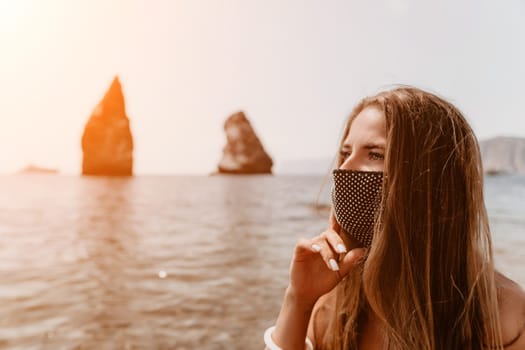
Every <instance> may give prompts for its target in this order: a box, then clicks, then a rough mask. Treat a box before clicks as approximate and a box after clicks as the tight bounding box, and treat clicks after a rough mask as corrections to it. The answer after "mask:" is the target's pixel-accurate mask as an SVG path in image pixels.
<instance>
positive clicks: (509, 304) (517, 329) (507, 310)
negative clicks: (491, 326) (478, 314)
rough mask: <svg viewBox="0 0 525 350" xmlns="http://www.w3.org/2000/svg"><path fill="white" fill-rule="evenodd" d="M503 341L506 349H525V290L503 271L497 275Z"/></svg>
mask: <svg viewBox="0 0 525 350" xmlns="http://www.w3.org/2000/svg"><path fill="white" fill-rule="evenodd" d="M496 284H497V287H498V305H499V314H500V322H501V330H502V338H503V343H504V344H505V348H506V349H509V350H511V349H525V291H524V290H523V289H522V288H521V287H520V285H519V284H517V283H516V282H514V281H512V280H511V279H509V278H507V277H505V276H504V275H503V274H501V273H497V275H496Z"/></svg>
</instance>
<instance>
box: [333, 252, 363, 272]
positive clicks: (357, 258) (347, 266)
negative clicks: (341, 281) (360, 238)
mask: <svg viewBox="0 0 525 350" xmlns="http://www.w3.org/2000/svg"><path fill="white" fill-rule="evenodd" d="M365 254H366V250H365V249H364V248H354V249H352V250H351V251H349V252H348V253H347V254H346V255H345V256H344V258H343V259H342V260H341V261H339V269H340V273H341V275H342V276H346V275H347V274H348V273H349V272H350V270H351V269H352V268H353V267H354V266H356V265H358V264H359V263H360V262H361V260H362V259H363V258H364V256H365Z"/></svg>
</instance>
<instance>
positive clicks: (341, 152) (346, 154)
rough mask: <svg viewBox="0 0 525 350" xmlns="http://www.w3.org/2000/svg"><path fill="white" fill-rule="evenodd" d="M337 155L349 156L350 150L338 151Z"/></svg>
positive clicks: (344, 157)
mask: <svg viewBox="0 0 525 350" xmlns="http://www.w3.org/2000/svg"><path fill="white" fill-rule="evenodd" d="M339 155H340V156H341V158H343V160H344V159H346V158H348V157H349V156H350V152H346V151H339Z"/></svg>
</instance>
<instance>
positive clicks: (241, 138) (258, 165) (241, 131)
mask: <svg viewBox="0 0 525 350" xmlns="http://www.w3.org/2000/svg"><path fill="white" fill-rule="evenodd" d="M224 131H225V133H226V139H227V143H226V146H224V148H223V153H222V158H221V160H220V161H219V165H218V167H217V170H218V173H219V174H271V173H272V165H273V161H272V159H271V158H270V156H269V155H268V154H267V153H266V151H265V150H264V147H263V145H262V143H261V141H260V140H259V138H258V137H257V135H256V134H255V131H254V130H253V128H252V126H251V124H250V122H249V121H248V119H247V118H246V116H245V115H244V113H243V112H242V111H240V112H237V113H235V114H233V115H231V116H230V117H229V118H228V119H227V120H226V122H225V123H224Z"/></svg>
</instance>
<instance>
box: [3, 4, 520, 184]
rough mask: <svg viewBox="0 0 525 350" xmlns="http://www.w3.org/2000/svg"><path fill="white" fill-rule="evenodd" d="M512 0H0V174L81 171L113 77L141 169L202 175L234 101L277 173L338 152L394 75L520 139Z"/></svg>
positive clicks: (494, 131)
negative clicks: (90, 126) (366, 100)
mask: <svg viewBox="0 0 525 350" xmlns="http://www.w3.org/2000/svg"><path fill="white" fill-rule="evenodd" d="M524 18H525V2H523V1H522V0H504V1H493V0H491V1H487V0H466V1H457V0H442V1H426V0H366V1H365V0H363V1H350V0H347V1H340V0H330V1H321V0H318V1H311V0H260V1H255V0H172V1H169V0H166V1H161V0H148V1H146V0H144V1H134V0H111V1H108V0H85V1H84V0H74V1H71V0H46V1H40V0H0V49H1V53H0V174H9V173H13V172H16V171H18V170H19V169H21V168H23V167H25V166H26V165H28V164H30V163H31V164H36V165H39V166H43V167H53V168H58V169H59V170H60V172H61V173H64V174H79V173H80V171H81V162H82V150H81V145H80V138H81V136H82V132H83V128H84V125H85V123H86V122H87V120H88V118H89V116H90V114H91V112H92V111H93V109H94V108H95V106H96V105H97V104H98V102H99V101H100V99H101V98H102V97H103V95H104V93H105V92H106V90H107V89H108V88H109V86H110V84H111V81H112V80H113V78H114V76H115V75H118V76H119V79H120V81H121V83H122V88H123V93H124V96H125V100H126V110H127V115H128V117H129V119H130V123H131V131H132V133H133V136H134V142H135V150H134V171H135V173H136V174H207V173H210V172H212V171H214V170H215V169H216V166H217V163H218V161H219V159H220V157H221V154H222V148H223V147H224V145H225V142H226V139H225V135H224V132H223V123H224V121H225V120H226V118H227V117H228V116H229V115H231V114H233V113H235V112H237V111H239V110H242V111H244V112H245V114H246V115H247V117H248V119H249V120H250V121H251V123H252V125H253V127H254V129H255V131H256V132H257V134H258V136H259V138H260V139H261V141H262V143H263V145H264V147H265V149H266V150H267V152H268V153H269V154H270V156H271V157H272V158H273V160H274V163H275V167H274V169H275V171H276V172H277V173H278V172H279V169H282V167H283V165H284V164H286V162H287V161H292V160H298V159H315V158H323V157H332V156H333V155H334V154H335V152H336V150H337V143H338V140H339V138H340V136H341V129H342V127H343V123H344V121H345V118H346V117H347V116H348V114H349V112H350V111H351V109H352V107H353V106H354V105H355V104H356V103H357V101H358V100H359V99H360V98H362V97H364V96H366V95H370V94H374V93H376V92H378V91H380V90H381V89H384V88H386V87H389V86H392V85H393V84H409V85H415V86H417V87H420V88H424V89H426V90H429V91H432V92H435V93H438V94H439V95H441V96H443V97H445V98H447V99H448V100H449V101H451V102H453V103H454V104H456V105H457V106H458V107H459V108H460V109H461V110H462V111H463V112H464V113H465V115H466V116H467V119H468V120H469V121H470V122H471V124H472V126H473V128H474V130H475V132H476V134H477V136H478V137H479V138H480V139H486V138H490V137H494V136H500V135H505V136H520V137H525V112H524V111H523V108H522V105H521V100H522V95H523V82H524V81H525V40H524V39H523V38H525V21H524V20H523V19H524Z"/></svg>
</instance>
